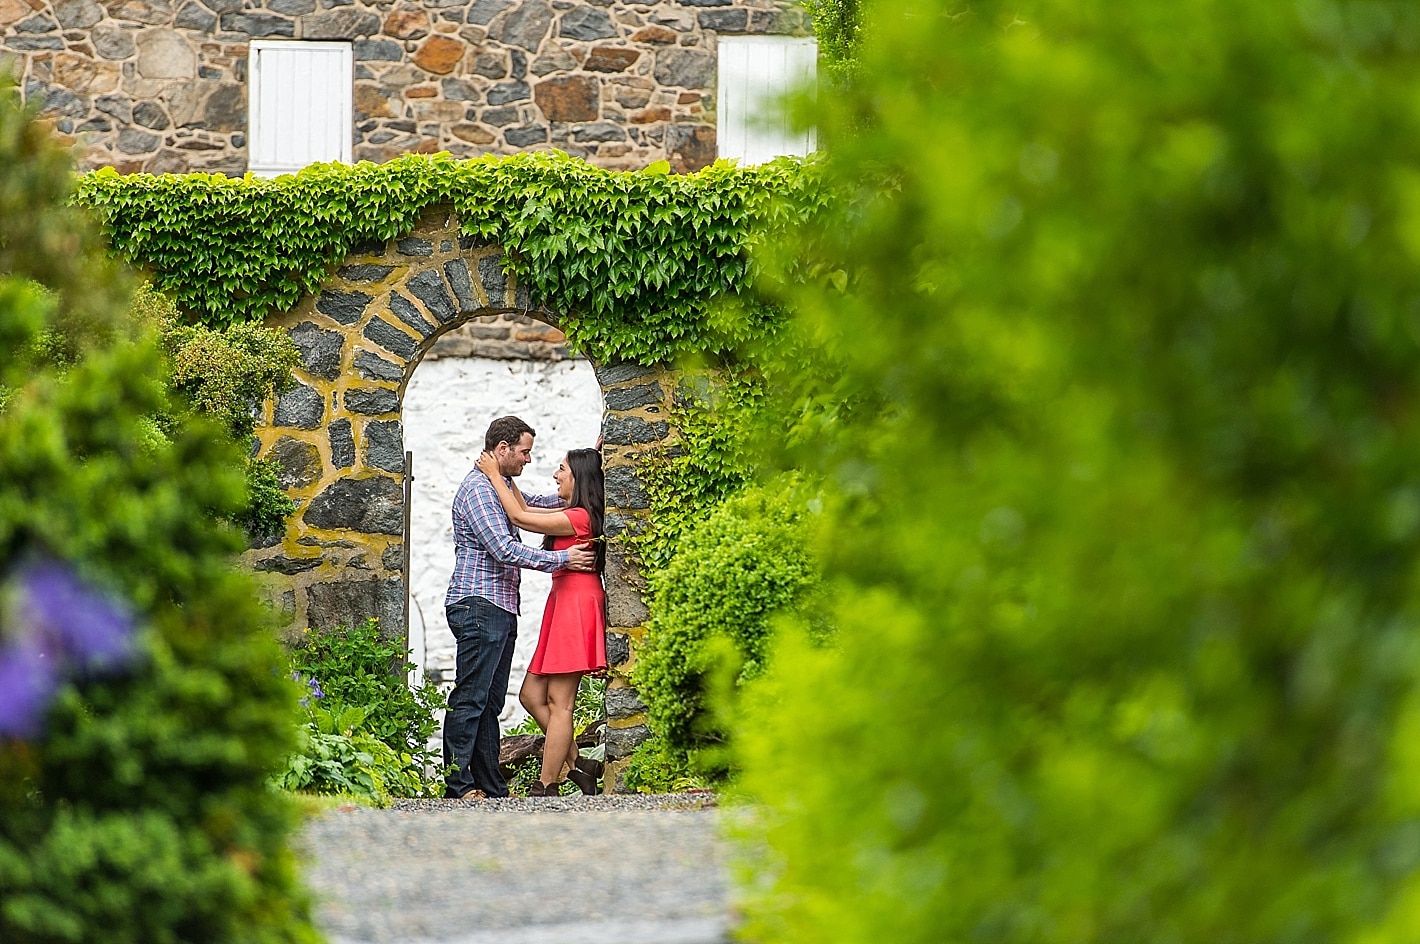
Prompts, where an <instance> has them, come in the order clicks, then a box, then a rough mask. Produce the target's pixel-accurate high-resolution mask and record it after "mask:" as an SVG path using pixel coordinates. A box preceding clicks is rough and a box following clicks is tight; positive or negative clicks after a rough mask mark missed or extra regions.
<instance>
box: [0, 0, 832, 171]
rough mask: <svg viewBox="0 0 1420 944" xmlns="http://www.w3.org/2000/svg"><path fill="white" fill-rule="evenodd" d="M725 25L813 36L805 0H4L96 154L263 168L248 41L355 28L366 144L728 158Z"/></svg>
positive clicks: (70, 124)
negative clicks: (720, 122)
mask: <svg viewBox="0 0 1420 944" xmlns="http://www.w3.org/2000/svg"><path fill="white" fill-rule="evenodd" d="M720 32H726V33H778V34H802V33H804V32H805V21H804V16H803V13H802V11H801V10H800V9H799V8H798V7H797V6H796V5H795V4H794V3H793V2H792V0H663V2H658V3H627V2H608V0H422V2H419V0H355V2H352V0H0V57H3V58H4V59H5V61H6V62H7V64H8V69H9V71H11V72H13V73H16V74H17V77H18V78H19V79H20V81H21V83H22V85H23V88H24V90H25V94H26V96H42V97H43V98H44V99H45V101H46V102H47V104H46V107H45V114H46V117H47V119H48V120H50V121H51V122H52V123H53V125H54V127H55V128H56V130H57V131H58V132H59V133H60V134H62V135H64V136H66V137H68V138H70V139H72V140H73V141H74V142H75V143H76V145H77V148H78V155H79V159H80V164H81V166H82V167H84V168H86V169H92V168H96V167H101V166H113V167H116V168H118V170H119V171H121V172H123V173H133V172H139V171H143V172H148V173H165V172H173V173H182V172H186V171H221V172H224V173H227V174H230V175H238V174H241V173H242V172H244V171H245V170H246V167H247V152H246V149H247V137H246V133H247V127H246V124H247V110H246V109H247V104H246V95H247V75H246V72H247V53H248V43H249V41H250V40H252V39H282V38H287V39H305V40H344V41H349V42H352V43H353V49H354V58H355V89H354V108H355V115H354V122H355V130H354V137H355V141H354V158H355V160H357V161H359V160H371V161H385V160H389V159H390V158H393V157H395V156H398V155H400V154H405V153H409V152H428V153H432V152H436V151H449V152H451V153H453V154H454V155H456V156H459V157H473V156H477V155H480V154H510V153H514V152H517V151H522V150H529V149H536V148H544V147H556V148H560V149H561V150H564V151H567V152H568V153H571V154H573V155H576V156H580V157H585V158H587V159H588V160H590V161H592V162H593V163H596V164H598V165H600V166H604V167H609V168H637V167H643V166H645V165H646V164H649V163H651V162H653V161H656V160H661V159H666V160H669V161H670V162H671V164H672V166H673V168H674V169H675V170H677V171H689V170H695V169H698V168H700V167H703V166H704V165H706V164H708V163H710V162H711V161H713V160H714V159H715V102H714V95H715V76H716V59H715V55H716V52H715V40H716V36H717V34H718V33H720Z"/></svg>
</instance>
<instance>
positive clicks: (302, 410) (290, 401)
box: [272, 383, 325, 429]
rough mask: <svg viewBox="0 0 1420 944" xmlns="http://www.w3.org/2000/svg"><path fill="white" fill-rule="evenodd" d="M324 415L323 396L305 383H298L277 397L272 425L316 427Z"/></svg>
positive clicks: (299, 427)
mask: <svg viewBox="0 0 1420 944" xmlns="http://www.w3.org/2000/svg"><path fill="white" fill-rule="evenodd" d="M324 417H325V397H323V396H321V395H320V393H318V392H317V391H315V390H313V389H312V388H310V387H307V386H306V385H305V384H302V383H298V384H296V386H295V387H293V388H291V389H290V390H287V391H286V392H285V393H283V394H281V396H280V397H278V398H277V400H276V410H275V411H274V413H273V415H272V425H273V426H290V427H294V428H296V429H316V428H317V427H319V426H320V423H321V420H322V419H323V418H324Z"/></svg>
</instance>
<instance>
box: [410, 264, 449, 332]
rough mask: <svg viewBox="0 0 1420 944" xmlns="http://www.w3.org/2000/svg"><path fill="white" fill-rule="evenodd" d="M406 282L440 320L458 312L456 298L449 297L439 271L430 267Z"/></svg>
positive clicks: (416, 296)
mask: <svg viewBox="0 0 1420 944" xmlns="http://www.w3.org/2000/svg"><path fill="white" fill-rule="evenodd" d="M406 284H407V286H408V288H409V290H410V291H411V292H413V293H414V297H415V298H417V299H419V300H420V301H421V302H423V303H424V307H425V308H427V309H429V313H430V314H432V315H433V316H434V317H435V318H438V319H439V321H441V322H444V321H448V320H449V319H450V318H453V317H454V316H455V315H457V314H458V309H457V308H455V307H454V300H453V299H452V298H450V297H449V292H448V289H446V288H445V287H444V280H443V278H442V277H441V276H440V275H439V273H438V272H437V271H434V270H432V269H430V270H426V271H424V272H420V273H419V274H418V275H416V276H415V277H414V278H412V279H410V280H409V282H408V283H406Z"/></svg>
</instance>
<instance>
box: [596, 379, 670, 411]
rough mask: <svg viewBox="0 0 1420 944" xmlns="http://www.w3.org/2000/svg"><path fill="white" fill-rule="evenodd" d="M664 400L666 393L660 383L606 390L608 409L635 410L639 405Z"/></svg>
mask: <svg viewBox="0 0 1420 944" xmlns="http://www.w3.org/2000/svg"><path fill="white" fill-rule="evenodd" d="M664 402H665V393H664V392H663V391H662V390H661V387H660V385H659V384H653V383H652V384H638V385H637V386H635V387H625V388H623V389H620V390H608V391H607V392H606V408H607V409H608V410H634V409H636V408H637V407H638V406H646V405H648V404H651V403H664Z"/></svg>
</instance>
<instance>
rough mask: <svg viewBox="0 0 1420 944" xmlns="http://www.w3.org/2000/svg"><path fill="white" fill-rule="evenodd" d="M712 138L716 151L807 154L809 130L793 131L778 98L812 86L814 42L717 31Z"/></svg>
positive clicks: (745, 156) (755, 158)
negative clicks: (716, 87) (718, 75)
mask: <svg viewBox="0 0 1420 944" xmlns="http://www.w3.org/2000/svg"><path fill="white" fill-rule="evenodd" d="M718 45H719V51H720V52H719V67H720V78H719V88H718V93H719V94H718V97H717V99H716V101H717V103H718V113H717V114H716V118H715V122H716V126H717V127H716V140H717V142H718V145H717V147H718V150H719V154H720V156H721V157H737V158H739V159H740V163H742V164H760V163H763V162H764V161H767V160H771V159H772V158H775V157H778V156H779V155H781V154H807V153H809V152H810V151H812V150H813V149H814V134H813V131H812V130H809V131H798V132H796V131H794V129H793V128H792V127H791V125H790V124H789V121H788V120H787V119H786V118H785V116H784V115H782V114H781V113H780V111H779V100H780V99H781V98H782V97H783V96H784V95H785V94H787V93H788V92H791V91H793V90H794V89H798V88H802V87H805V86H811V85H812V84H813V82H814V78H815V75H816V67H817V64H818V43H817V42H815V41H814V40H813V39H812V38H806V37H798V36H720V37H719V40H718Z"/></svg>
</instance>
